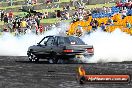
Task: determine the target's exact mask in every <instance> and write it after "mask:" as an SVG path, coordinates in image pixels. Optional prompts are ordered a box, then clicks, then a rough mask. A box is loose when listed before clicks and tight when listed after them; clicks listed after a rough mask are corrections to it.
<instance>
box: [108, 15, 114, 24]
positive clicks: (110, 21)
mask: <svg viewBox="0 0 132 88" xmlns="http://www.w3.org/2000/svg"><path fill="white" fill-rule="evenodd" d="M113 24H114V22H113V20H112V18H111V17H109V19H108V21H107V23H106V25H113Z"/></svg>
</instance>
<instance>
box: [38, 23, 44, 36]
mask: <svg viewBox="0 0 132 88" xmlns="http://www.w3.org/2000/svg"><path fill="white" fill-rule="evenodd" d="M43 31H44V28H43V26H42V25H40V27H39V32H40V34H42V33H43Z"/></svg>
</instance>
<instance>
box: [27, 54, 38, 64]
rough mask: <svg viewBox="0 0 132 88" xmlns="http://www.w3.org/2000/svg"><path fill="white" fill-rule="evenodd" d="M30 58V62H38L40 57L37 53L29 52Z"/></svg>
mask: <svg viewBox="0 0 132 88" xmlns="http://www.w3.org/2000/svg"><path fill="white" fill-rule="evenodd" d="M28 59H29V61H30V62H38V61H39V58H37V57H36V55H35V54H33V53H31V52H30V53H29V54H28Z"/></svg>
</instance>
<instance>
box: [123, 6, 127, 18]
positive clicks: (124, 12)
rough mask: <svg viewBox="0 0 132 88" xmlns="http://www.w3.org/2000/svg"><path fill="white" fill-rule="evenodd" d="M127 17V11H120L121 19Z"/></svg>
mask: <svg viewBox="0 0 132 88" xmlns="http://www.w3.org/2000/svg"><path fill="white" fill-rule="evenodd" d="M126 16H127V9H126V8H124V10H122V19H124V18H125V17H126Z"/></svg>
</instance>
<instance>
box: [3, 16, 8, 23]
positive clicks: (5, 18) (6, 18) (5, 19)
mask: <svg viewBox="0 0 132 88" xmlns="http://www.w3.org/2000/svg"><path fill="white" fill-rule="evenodd" d="M6 23H8V17H7V15H5V16H4V24H6Z"/></svg>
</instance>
